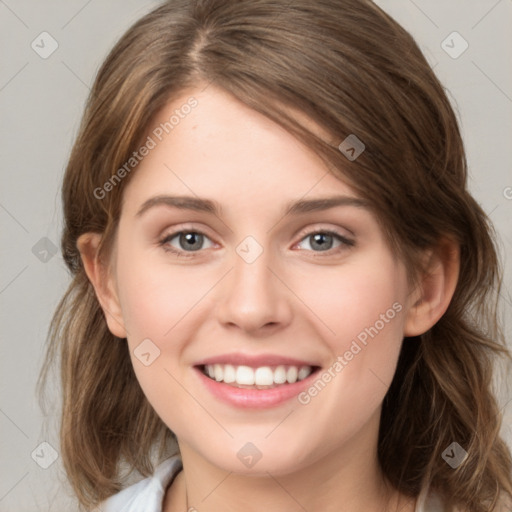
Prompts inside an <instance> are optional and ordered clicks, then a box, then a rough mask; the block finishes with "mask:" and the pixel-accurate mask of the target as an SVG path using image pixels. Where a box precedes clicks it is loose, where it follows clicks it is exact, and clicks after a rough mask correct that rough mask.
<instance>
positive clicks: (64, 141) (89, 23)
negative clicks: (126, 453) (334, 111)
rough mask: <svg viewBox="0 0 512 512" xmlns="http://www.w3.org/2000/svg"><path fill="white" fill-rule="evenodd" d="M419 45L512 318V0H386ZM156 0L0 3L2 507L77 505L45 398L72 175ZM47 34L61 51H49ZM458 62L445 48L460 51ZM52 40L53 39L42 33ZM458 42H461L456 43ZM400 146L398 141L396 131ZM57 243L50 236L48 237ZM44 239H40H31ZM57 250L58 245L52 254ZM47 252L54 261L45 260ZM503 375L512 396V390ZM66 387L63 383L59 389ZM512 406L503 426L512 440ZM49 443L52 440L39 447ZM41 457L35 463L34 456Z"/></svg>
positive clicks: (63, 280)
mask: <svg viewBox="0 0 512 512" xmlns="http://www.w3.org/2000/svg"><path fill="white" fill-rule="evenodd" d="M377 3H378V4H379V5H380V6H381V7H383V8H384V9H385V10H386V11H387V12H389V13H390V14H391V15H392V16H393V17H394V18H395V19H396V20H397V21H398V22H400V23H401V24H402V25H403V26H404V27H405V28H406V29H408V30H409V31H410V32H411V33H412V34H413V36H414V37H415V38H416V40H417V41H418V43H419V45H420V47H421V48H422V50H423V51H424V53H425V55H426V56H427V58H428V60H429V62H430V63H431V64H432V65H433V66H434V67H435V71H436V73H437V74H438V76H439V77H440V79H441V81H442V82H443V83H444V85H445V86H446V88H447V89H448V90H449V92H450V97H451V99H452V101H453V105H454V107H455V108H456V109H457V112H458V115H459V119H460V122H461V127H462V132H463V137H464V139H465V142H466V148H467V156H468V162H469V168H470V173H471V182H470V187H471V190H472V191H473V194H474V195H475V197H476V198H477V200H478V201H479V202H480V203H481V204H482V206H483V208H484V209H485V211H486V212H488V213H489V215H490V217H491V219H492V221H493V222H494V224H495V226H496V228H497V231H498V233H499V235H500V239H501V252H502V255H503V258H504V260H505V288H504V290H503V292H502V297H503V303H502V306H503V310H502V311H503V316H504V317H506V322H507V329H506V331H507V335H508V336H507V339H509V340H510V339H511V327H512V325H511V324H512V322H511V321H510V318H511V317H512V299H511V293H510V290H511V287H510V283H511V280H512V228H511V226H512V222H511V220H512V172H511V168H510V162H511V160H512V159H511V156H512V155H511V153H512V143H511V141H512V121H511V120H512V116H511V113H512V76H511V69H512V67H511V62H512V37H511V33H512V31H511V30H510V22H511V19H512V0H478V1H477V0H471V1H470V0H450V1H448V2H447V1H445V0H443V1H441V0H436V1H426V0H414V1H413V0H379V1H378V2H377ZM157 4H158V2H156V1H150V0H109V1H103V2H102V1H100V0H88V1H87V0H71V1H70V0H49V1H45V2H41V1H36V0H20V1H16V0H0V28H1V30H0V41H1V48H2V50H3V52H2V61H1V67H0V116H1V117H0V119H1V128H0V129H1V133H0V137H1V138H0V140H1V160H0V163H1V172H2V178H1V179H2V187H1V193H0V225H1V229H2V231H1V232H2V243H1V244H0V257H1V259H0V304H1V310H0V311H1V324H0V325H1V336H2V338H1V339H2V341H1V348H0V350H1V353H0V356H1V357H0V365H1V367H0V370H1V373H0V375H1V381H0V382H1V390H0V433H1V435H0V454H1V465H0V512H7V511H8V512H25V511H26V512H29V511H30V512H34V511H62V510H68V511H72V510H75V506H74V504H73V503H74V502H73V499H72V497H71V493H70V490H69V488H67V487H66V484H65V475H64V473H63V469H62V466H61V463H60V458H57V460H56V461H55V463H53V464H51V465H50V466H49V467H48V469H43V468H42V467H40V465H39V464H38V463H36V461H35V460H37V461H38V462H39V463H40V464H41V463H43V464H44V463H45V462H50V461H51V458H50V457H51V455H52V453H53V452H52V449H55V451H56V454H57V455H58V437H57V431H56V428H55V427H56V416H53V417H52V418H50V419H51V420H52V421H51V423H50V425H51V427H52V428H50V430H49V431H46V430H45V429H43V426H42V425H43V421H42V420H43V418H42V413H41V411H40V410H39V407H38V405H37V402H36V399H35V390H34V387H35V382H36V378H37V375H38V372H39V369H40V366H41V362H42V356H43V347H44V343H45V337H46V333H47V329H48V324H49V321H50V318H51V315H52V312H53V310H54V309H55V306H56V305H57V302H58V300H59V298H60V297H61V295H62V293H63V292H64V290H65V288H66V285H67V282H68V275H67V272H66V270H65V266H64V263H63V261H62V258H61V257H60V252H59V253H57V254H55V255H53V256H52V245H53V246H56V247H58V246H59V236H60V230H61V225H62V222H61V206H60V188H59V187H60V181H61V178H62V174H63V169H64V166H65V164H66V159H67V157H68V155H69V152H70V148H71V144H72V141H73V139H74V137H75V135H76V132H77V128H78V124H79V120H80V116H81V112H82V108H83V105H84V101H85V99H86V96H87V94H88V92H89V88H90V86H91V84H92V81H93V77H94V75H95V73H96V71H97V69H98V66H99V65H100V63H101V62H102V60H103V58H104V57H105V56H106V53H107V51H108V49H109V48H110V47H111V46H112V45H113V43H114V42H115V41H116V40H117V39H118V37H119V36H120V35H121V34H122V33H123V32H124V30H125V29H126V28H128V26H129V25H130V24H131V23H132V22H133V21H135V20H136V19H137V18H139V17H140V16H141V15H143V14H144V13H145V12H147V11H148V10H150V9H151V8H153V7H154V6H156V5H157ZM44 31H46V32H48V33H49V34H50V35H51V37H52V38H53V39H55V40H56V42H57V44H58V48H57V49H56V50H55V52H54V53H53V54H51V55H50V56H49V57H48V58H46V59H43V58H41V57H40V56H39V55H38V53H36V51H35V50H34V49H32V47H31V44H32V42H33V41H35V42H34V45H36V44H37V45H39V46H38V47H37V46H36V48H38V51H39V52H43V53H44V52H45V51H46V52H47V51H48V50H49V49H50V48H51V46H50V45H51V41H50V39H48V36H40V34H41V33H42V32H44ZM453 31H457V32H458V33H459V34H460V35H461V36H462V38H463V39H464V40H465V41H467V43H468V45H469V46H468V48H467V50H466V51H465V52H464V53H462V54H461V55H460V56H458V58H452V57H451V56H450V55H449V54H448V53H446V52H445V50H444V49H443V47H442V46H441V44H442V42H443V41H444V40H446V42H445V43H444V46H445V47H446V48H447V49H448V50H449V51H450V52H452V54H454V53H457V52H459V51H460V50H461V49H462V48H463V46H462V45H464V41H463V40H462V39H460V38H459V37H458V36H450V38H448V39H446V38H447V36H449V35H450V34H451V33H452V32H453ZM41 39H44V41H43V42H41ZM450 47H451V48H450ZM390 143H391V141H390ZM45 237H46V238H47V239H49V241H50V242H47V241H44V240H43V241H41V239H44V238H45ZM34 246H35V249H33V248H34ZM45 251H47V252H45ZM45 261H46V262H45ZM503 383H504V380H503V376H500V377H497V380H496V384H497V386H499V388H500V401H501V402H500V403H501V405H502V406H505V404H506V403H507V401H508V400H510V399H511V395H510V392H509V391H508V392H507V391H506V390H505V391H504V384H503ZM56 396H58V391H57V390H56ZM511 405H512V402H511V403H510V404H509V406H508V407H506V408H505V411H506V416H505V424H504V426H503V435H504V436H505V437H506V438H507V440H508V442H509V443H510V444H511V445H512V407H510V406H511ZM43 442H47V443H49V445H50V446H51V447H53V448H51V447H50V446H48V445H42V446H41V443H43ZM32 455H33V457H34V459H35V460H34V459H33V458H32Z"/></svg>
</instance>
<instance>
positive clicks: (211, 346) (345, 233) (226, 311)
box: [113, 86, 409, 474]
mask: <svg viewBox="0 0 512 512" xmlns="http://www.w3.org/2000/svg"><path fill="white" fill-rule="evenodd" d="M191 97H193V98H194V99H195V101H194V100H190V98H191ZM187 102H188V103H187ZM186 104H188V105H189V106H190V105H193V106H192V107H190V108H186V107H184V105H186ZM176 110H177V111H178V112H176ZM173 115H174V118H172V116H173ZM171 118H172V120H171V121H170V119H171ZM165 123H167V124H165ZM166 131H167V132H168V133H166ZM148 135H149V137H150V138H149V139H147V141H146V147H147V150H146V151H144V150H142V151H139V152H138V153H139V156H138V157H137V158H139V157H140V159H141V162H140V164H139V166H138V167H137V169H136V171H134V176H132V180H131V182H130V183H129V185H128V186H127V187H126V190H125V192H124V202H123V207H122V213H121V218H120V223H119V231H118V236H117V240H116V248H115V251H114V253H113V258H114V267H113V275H114V277H115V284H116V290H117V296H118V300H119V304H120V307H121V311H122V320H121V324H123V329H125V330H126V333H127V334H126V336H127V339H128V345H129V349H130V355H131V358H132V362H133V366H134V369H135V373H136V375H137V378H138V380H139V382H140V385H141V387H142V389H143V391H144V393H145V394H146V396H147V398H148V400H149V401H150V403H151V404H152V406H153V407H154V409H155V410H156V412H157V413H158V415H159V416H160V417H161V418H162V420H163V421H164V422H165V423H166V424H167V426H168V427H169V428H170V429H171V430H172V431H173V432H174V433H175V434H176V435H177V437H178V440H179V442H180V446H181V447H182V448H185V447H186V448H187V449H188V450H189V452H193V453H195V454H196V455H197V456H199V457H202V458H203V459H205V460H207V461H208V462H210V463H211V464H214V465H215V466H217V467H219V468H223V469H225V470H228V471H234V472H242V473H244V472H245V473H249V472H251V473H254V474H263V473H264V472H266V471H271V472H272V473H273V474H285V473H288V472H291V471H292V470H295V469H298V468H301V467H306V466H308V465H310V464H313V463H315V462H318V461H320V460H321V459H322V458H324V457H326V456H327V455H329V454H336V455H337V456H338V457H339V456H344V457H346V459H345V460H348V457H349V456H350V454H351V453H352V454H354V457H355V456H356V454H360V453H361V450H375V449H376V442H377V432H378V424H379V415H380V407H381V402H382V400H383V398H384V396H385V394H386V391H387V389H388V387H389V385H390V383H391V380H392V378H393V375H394V371H395V367H396V363H397V358H398V354H399V350H400V347H401V343H402V339H403V335H404V325H405V321H406V312H407V309H408V307H409V305H408V295H409V294H408V286H407V281H406V273H405V268H404V266H403V265H402V263H401V262H399V261H397V259H396V258H395V257H394V256H393V254H392V253H391V251H390V249H389V248H388V246H387V244H386V242H385V239H384V237H383V233H382V231H381V229H380V228H379V225H378V223H377V220H376V219H375V217H374V215H373V214H372V212H371V211H370V210H369V209H368V208H367V206H366V205H365V203H364V202H363V201H360V199H359V198H358V197H357V196H356V195H355V194H354V192H353V191H352V190H351V189H350V188H349V187H348V186H347V185H346V184H344V183H343V182H342V181H340V180H339V179H337V178H335V177H334V176H333V175H332V174H331V173H329V172H328V170H327V168H326V167H325V165H324V164H323V163H322V161H321V160H320V159H319V158H318V157H317V156H316V155H315V154H314V153H312V152H311V151H310V150H308V149H307V148H305V147H304V146H303V145H301V144H300V143H299V142H298V141H297V140H296V139H295V138H293V137H292V136H291V135H290V134H288V133H287V132H286V131H285V130H283V129H282V128H280V127H279V126H278V125H276V124H275V123H273V122H271V121H270V120H268V119H267V118H265V117H264V116H262V115H260V114H258V113H256V112H255V111H253V110H251V109H249V108H248V107H246V106H244V105H243V104H241V103H239V102H238V101H236V100H235V99H234V98H232V97H231V96H229V95H227V94H226V93H224V92H222V91H221V90H220V89H216V88H215V87H214V86H209V87H208V88H206V90H204V91H203V92H201V91H200V90H199V89H197V90H190V91H189V92H188V93H187V94H183V95H182V96H181V97H180V98H178V99H176V100H175V101H173V102H172V103H171V104H169V105H168V106H167V107H166V108H165V109H164V110H163V111H162V112H161V113H160V114H159V116H158V118H157V119H156V120H155V122H154V126H153V127H152V128H151V131H150V132H149V133H148ZM345 136H346V134H340V141H341V140H342V139H343V138H344V137H345ZM160 139H161V140H160ZM142 153H144V154H146V156H142ZM347 165H350V162H349V161H348V160H347ZM331 201H332V202H331ZM326 206H330V207H329V208H326ZM214 210H215V211H214ZM180 233H181V235H180ZM204 372H206V373H208V372H211V375H213V378H210V377H209V376H207V375H205V373H204ZM297 379H299V380H297ZM224 380H225V381H227V382H224ZM288 380H289V381H290V382H288ZM283 381H285V382H283ZM254 382H256V384H252V383H254ZM338 460H339V458H338Z"/></svg>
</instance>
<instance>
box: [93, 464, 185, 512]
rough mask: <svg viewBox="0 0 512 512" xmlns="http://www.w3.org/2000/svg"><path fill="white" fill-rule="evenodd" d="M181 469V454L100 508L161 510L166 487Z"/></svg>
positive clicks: (134, 511)
mask: <svg viewBox="0 0 512 512" xmlns="http://www.w3.org/2000/svg"><path fill="white" fill-rule="evenodd" d="M181 469H182V463H181V458H180V456H179V455H175V456H174V457H171V458H169V459H166V460H164V461H163V462H162V463H161V464H159V465H158V467H157V468H156V469H155V472H154V473H153V475H152V476H150V477H148V478H145V479H144V480H141V481H140V482H137V483H136V484H133V485H130V486H129V487H126V488H125V489H123V490H122V491H119V492H118V493H117V494H114V495H113V496H110V498H108V499H106V500H105V501H103V502H101V503H100V505H99V507H98V509H99V510H101V512H161V511H162V502H163V499H164V496H165V489H166V488H167V486H168V485H169V483H170V482H171V481H172V480H173V478H174V477H175V476H176V475H177V474H178V473H179V471H180V470H181Z"/></svg>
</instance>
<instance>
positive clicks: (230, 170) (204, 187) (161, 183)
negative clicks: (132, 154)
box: [125, 86, 355, 208]
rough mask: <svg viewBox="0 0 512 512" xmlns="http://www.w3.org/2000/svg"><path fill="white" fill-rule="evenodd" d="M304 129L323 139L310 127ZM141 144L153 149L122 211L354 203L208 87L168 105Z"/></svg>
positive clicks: (279, 137)
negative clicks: (156, 201) (206, 200)
mask: <svg viewBox="0 0 512 512" xmlns="http://www.w3.org/2000/svg"><path fill="white" fill-rule="evenodd" d="M191 98H192V100H191ZM190 105H194V106H193V107H190ZM185 106H186V108H185ZM296 115H299V116H300V114H296ZM301 121H302V122H304V121H305V119H304V116H303V119H302V120H301ZM306 122H307V120H306ZM308 128H309V129H312V130H314V131H315V132H316V133H317V134H319V135H320V136H322V137H323V138H324V139H325V138H327V135H326V134H325V132H322V131H321V130H320V128H318V127H314V126H313V124H312V123H311V122H309V125H308ZM147 137H148V139H146V141H150V142H149V143H148V145H150V146H152V148H151V149H150V150H149V151H147V152H146V153H147V154H146V156H145V157H144V158H142V160H141V161H140V163H139V164H138V166H137V168H136V171H135V173H134V176H132V179H131V182H130V184H129V186H128V187H127V189H126V190H125V196H126V199H127V204H126V206H127V207H129V206H130V204H132V205H133V208H135V205H136V204H138V205H139V206H140V202H141V201H142V200H143V198H146V199H147V198H148V197H149V196H157V195H162V194H165V193H172V194H181V195H188V196H194V195H199V196H202V197H215V198H218V202H219V203H220V204H221V207H222V206H223V205H224V204H228V205H229V204H231V205H234V204H242V203H244V202H253V203H254V205H255V206H256V207H260V208H265V207H268V206H269V205H270V203H271V202H274V203H276V202H280V203H289V202H290V201H291V200H296V199H297V198H300V197H307V196H318V195H331V196H332V195H334V194H337V195H339V194H342V195H350V196H354V195H355V194H354V192H353V191H352V190H351V189H350V187H349V186H348V185H347V184H346V183H344V182H343V181H341V180H340V179H339V178H337V177H335V176H334V175H333V174H332V172H331V171H330V170H329V169H328V167H327V166H326V164H325V162H324V161H323V160H322V159H321V158H320V157H318V155H316V154H315V153H314V152H313V151H312V150H310V149H309V148H307V147H306V146H305V145H303V144H302V143H300V142H299V141H298V140H297V139H296V138H295V137H294V136H293V135H291V134H290V133H289V132H287V131H286V130H285V129H284V128H282V127H281V126H279V125H278V124H276V123H274V122H273V121H272V120H270V119H268V118H267V117H265V116H263V115H262V114H260V113H258V112H256V111H254V110H252V109H250V108H249V107H247V106H246V105H244V104H243V103H241V102H239V101H238V100H237V99H235V98H234V97H232V96H231V95H229V94H228V93H226V92H225V91H222V90H221V89H218V88H215V87H214V86H209V87H207V88H206V89H205V90H204V91H201V89H195V90H194V89H191V90H189V91H186V92H184V93H183V94H181V95H180V96H179V97H177V98H175V99H173V100H172V101H171V102H169V103H168V104H167V105H166V106H165V107H164V108H163V109H162V110H161V111H160V112H159V113H158V114H157V116H155V118H154V119H153V120H152V122H151V124H150V126H149V130H148V132H147Z"/></svg>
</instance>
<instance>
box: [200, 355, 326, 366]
mask: <svg viewBox="0 0 512 512" xmlns="http://www.w3.org/2000/svg"><path fill="white" fill-rule="evenodd" d="M211 364H231V365H233V366H250V367H252V368H258V367H261V366H281V365H283V366H299V367H300V366H318V365H316V364H314V363H312V362H310V361H305V360H301V359H296V358H293V357H288V356H280V355H277V354H259V355H247V354H221V355H218V356H213V357H208V358H206V359H202V360H201V361H199V362H197V363H196V364H195V365H194V366H205V365H211Z"/></svg>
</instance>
